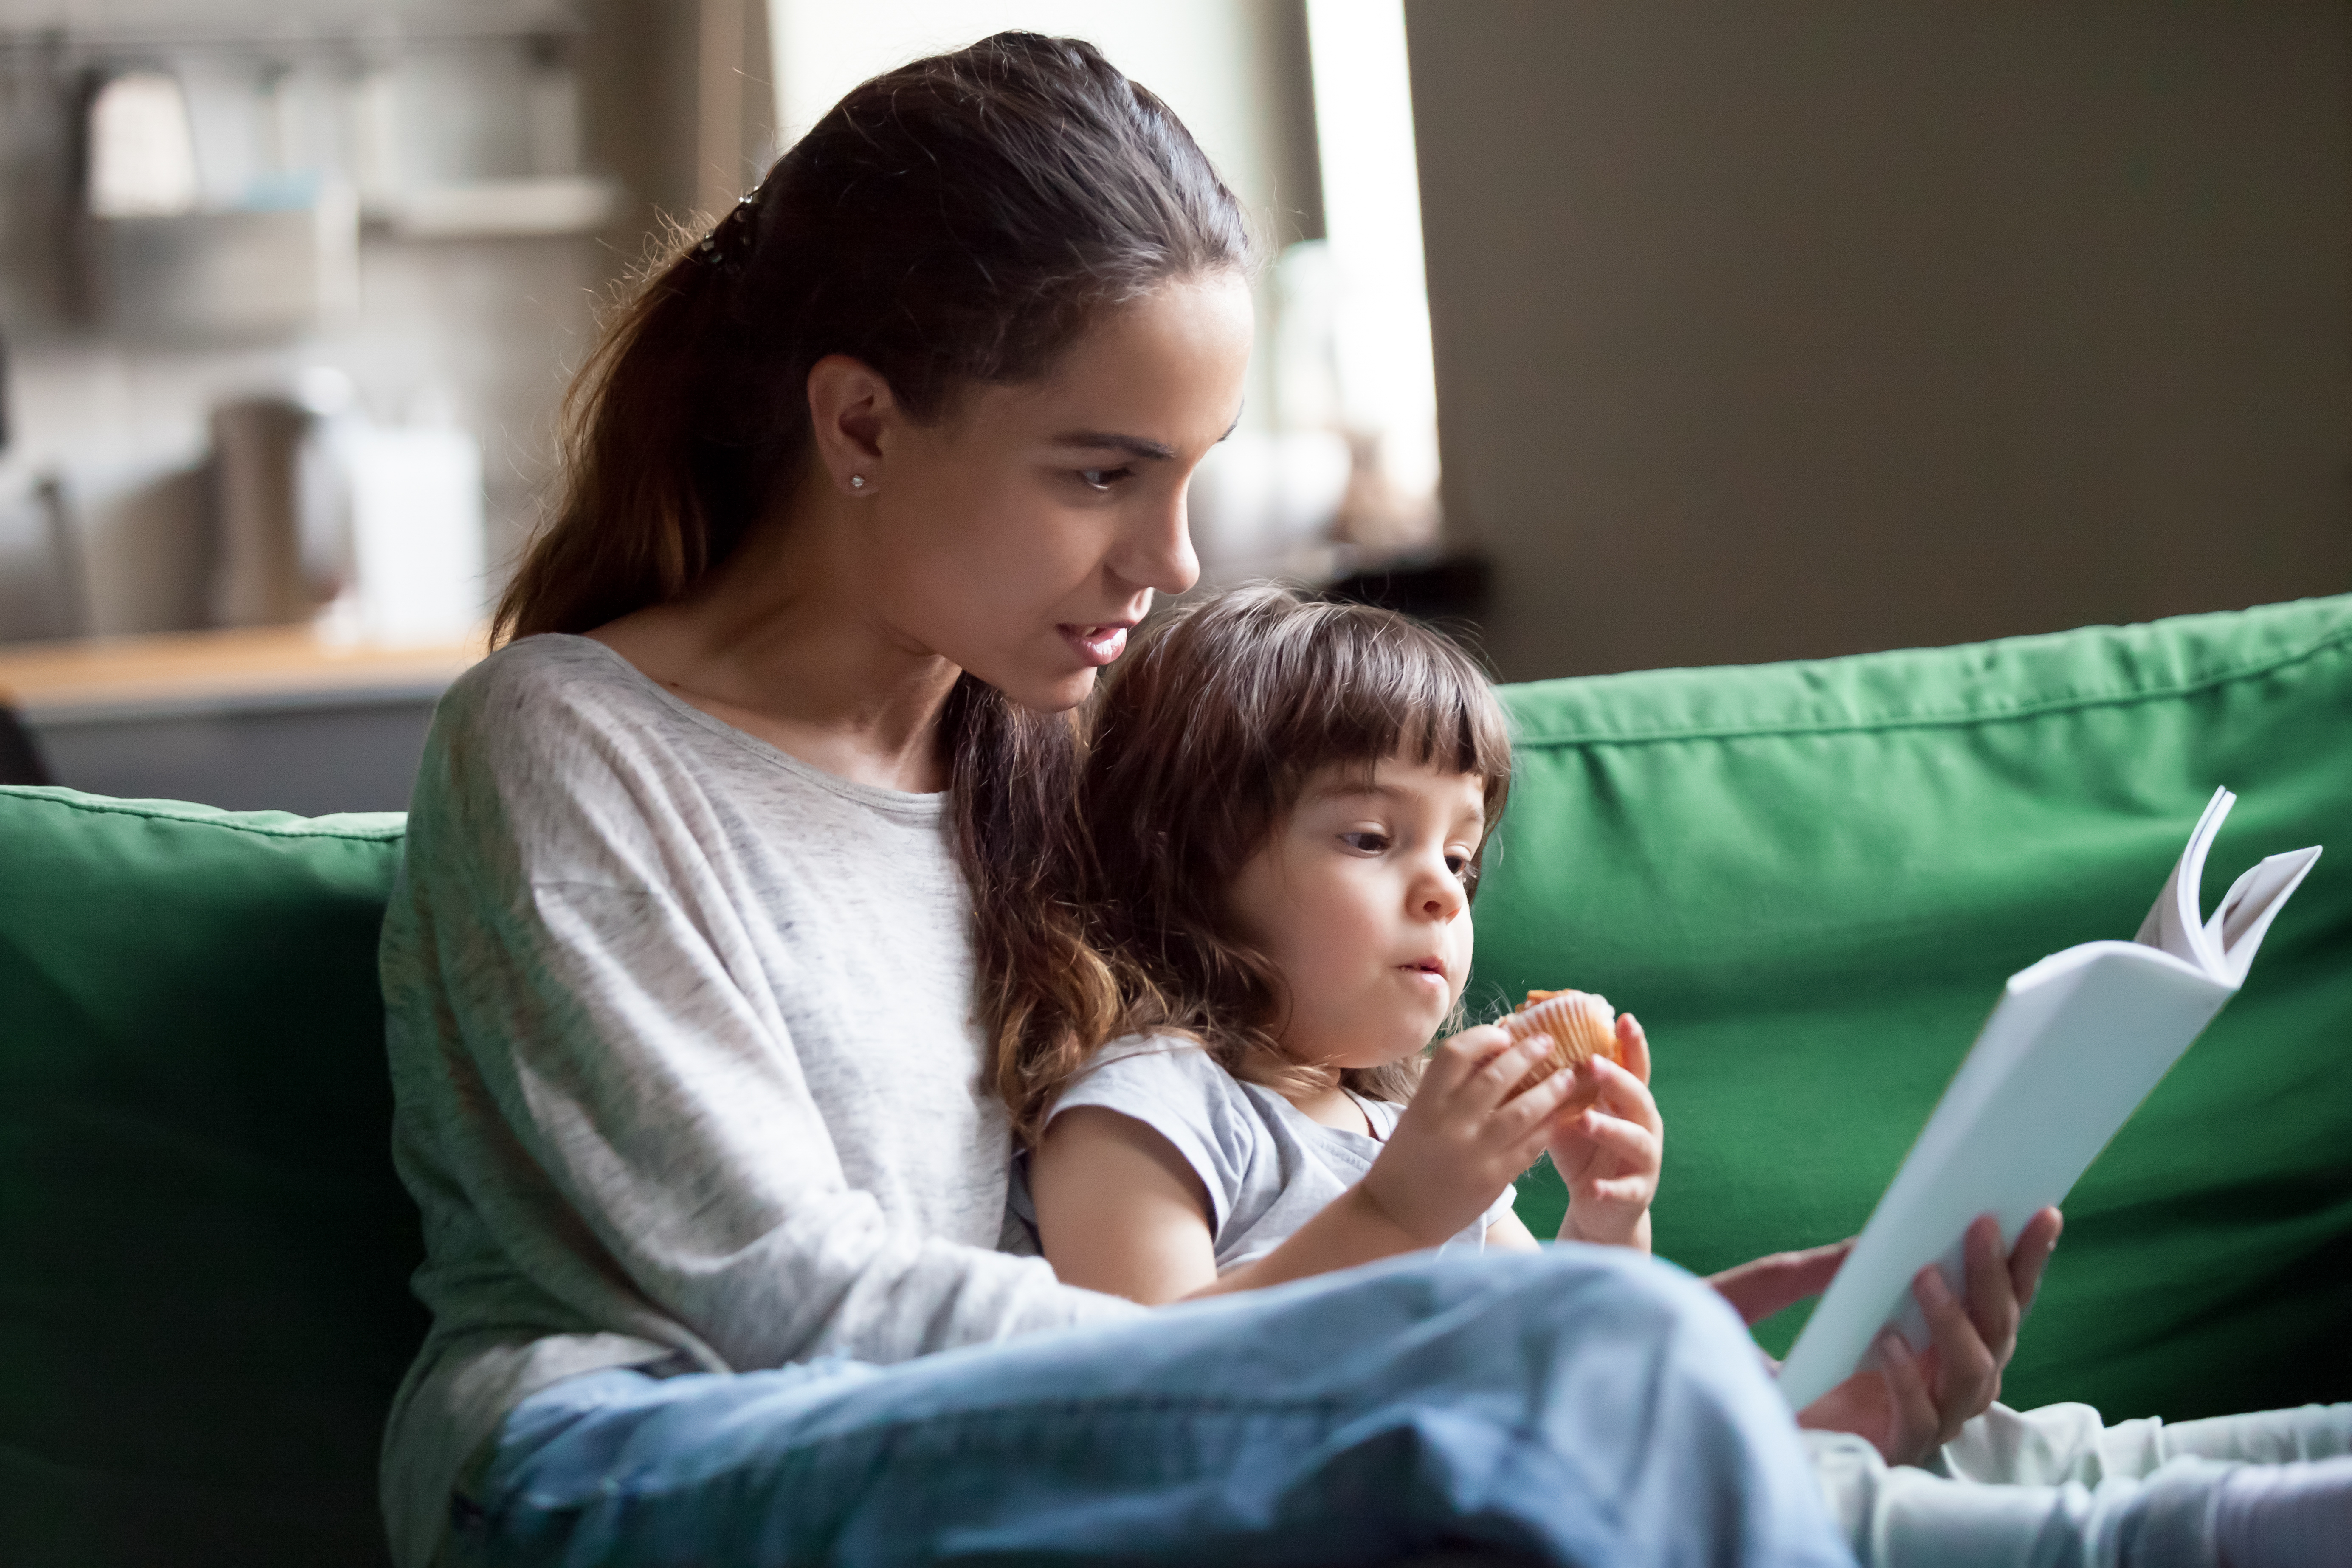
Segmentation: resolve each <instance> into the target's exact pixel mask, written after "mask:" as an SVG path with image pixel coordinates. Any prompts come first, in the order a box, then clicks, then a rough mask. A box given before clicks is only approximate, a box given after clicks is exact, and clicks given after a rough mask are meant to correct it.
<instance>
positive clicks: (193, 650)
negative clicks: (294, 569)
mask: <svg viewBox="0 0 2352 1568" xmlns="http://www.w3.org/2000/svg"><path fill="white" fill-rule="evenodd" d="M485 651H487V649H486V646H485V642H484V636H483V634H480V633H478V634H476V635H475V636H474V637H468V638H467V639H465V640H463V641H461V642H451V643H440V644H428V645H417V646H405V647H392V646H384V645H380V644H371V643H365V642H343V641H338V640H332V639H329V638H326V637H320V635H319V633H318V631H317V629H316V628H315V627H311V626H264V627H256V628H252V629H248V630H237V631H213V632H183V633H174V634H172V635H168V636H159V637H90V638H84V639H79V640H75V641H69V642H37V643H0V703H5V704H6V705H7V706H9V707H13V708H15V709H16V710H18V711H19V712H20V713H22V714H23V715H25V716H26V718H27V719H31V720H35V721H38V720H42V719H64V718H89V719H100V718H104V717H108V716H110V715H112V714H115V713H118V712H120V713H121V714H125V715H127V714H129V713H131V712H158V711H203V710H222V709H235V708H252V707H264V708H268V707H288V706H306V705H320V706H331V705H334V704H337V703H339V702H344V701H367V700H387V699H392V698H397V697H403V696H408V697H414V696H422V695H428V694H431V693H435V692H437V691H438V690H440V689H442V688H443V687H446V686H447V685H448V684H449V682H451V681H452V680H455V679H457V677H458V676H459V675H460V674H462V673H463V672H464V671H465V670H466V669H467V668H468V667H469V666H471V665H472V664H473V663H474V662H475V661H476V660H477V659H479V658H481V657H482V655H483V654H484V652H485Z"/></svg>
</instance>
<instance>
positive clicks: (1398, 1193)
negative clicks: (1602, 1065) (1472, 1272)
mask: <svg viewBox="0 0 2352 1568" xmlns="http://www.w3.org/2000/svg"><path fill="white" fill-rule="evenodd" d="M1550 1049H1551V1042H1550V1040H1549V1039H1547V1038H1545V1037H1542V1036H1537V1037H1532V1038H1530V1039H1527V1040H1520V1041H1514V1040H1513V1039H1512V1038H1511V1037H1510V1036H1508V1035H1507V1034H1505V1033H1504V1032H1503V1031H1502V1030H1501V1029H1499V1028H1496V1026H1493V1025H1491V1024H1488V1025H1482V1026H1479V1027H1477V1028H1475V1029H1465V1030H1463V1031H1462V1033H1460V1034H1458V1035H1455V1036H1454V1037H1453V1038H1451V1039H1449V1040H1445V1041H1444V1042H1443V1043H1441V1044H1440V1045H1439V1046H1438V1047H1437V1048H1436V1050H1435V1051H1433V1052H1432V1053H1431V1056H1430V1061H1429V1067H1428V1069H1427V1070H1426V1071H1425V1072H1423V1074H1422V1079H1421V1087H1420V1088H1419V1089H1416V1090H1414V1091H1413V1097H1412V1103H1411V1104H1409V1105H1407V1106H1406V1107H1405V1108H1404V1113H1403V1115H1402V1116H1401V1117H1400V1118H1399V1119H1398V1121H1397V1125H1396V1131H1393V1132H1391V1134H1389V1141H1388V1145H1387V1146H1386V1147H1385V1148H1383V1149H1382V1150H1381V1152H1380V1157H1379V1158H1378V1159H1376V1160H1374V1161H1373V1162H1372V1168H1371V1170H1370V1172H1368V1173H1366V1174H1365V1176H1364V1179H1363V1181H1362V1182H1361V1183H1360V1184H1358V1185H1357V1187H1356V1188H1355V1189H1354V1191H1355V1194H1359V1195H1360V1197H1361V1198H1362V1199H1363V1201H1366V1202H1368V1203H1370V1204H1371V1205H1375V1206H1376V1207H1377V1208H1378V1209H1379V1210H1380V1212H1381V1214H1383V1215H1386V1216H1387V1217H1388V1219H1389V1220H1390V1222H1391V1224H1393V1225H1395V1226H1397V1228H1398V1229H1399V1230H1401V1231H1402V1232H1404V1233H1405V1234H1407V1235H1409V1236H1411V1237H1412V1238H1413V1239H1414V1242H1415V1244H1416V1245H1418V1246H1421V1247H1435V1246H1438V1245H1439V1244H1440V1243H1442V1242H1444V1241H1447V1240H1449V1239H1451V1238H1452V1237H1454V1236H1456V1235H1458V1234H1460V1233H1461V1232H1462V1231H1463V1230H1464V1229H1465V1228H1466V1227H1468V1226H1470V1225H1471V1224H1473V1223H1474V1222H1475V1220H1476V1219H1477V1218H1478V1216H1479V1215H1482V1214H1484V1213H1486V1207H1487V1205H1489V1204H1492V1203H1493V1202H1494V1201H1495V1199H1496V1196H1497V1195H1498V1194H1500V1193H1501V1192H1502V1190H1503V1189H1504V1188H1505V1187H1507V1186H1508V1185H1510V1184H1511V1183H1512V1181H1513V1180H1514V1179H1515V1178H1517V1175H1518V1173H1520V1172H1522V1171H1524V1170H1526V1169H1527V1168H1528V1166H1529V1165H1531V1164H1533V1163H1535V1158H1536V1156H1537V1155H1538V1154H1539V1153H1541V1152H1543V1147H1544V1143H1545V1142H1546V1140H1547V1139H1549V1137H1550V1135H1551V1131H1552V1122H1553V1119H1554V1118H1555V1117H1556V1116H1558V1115H1559V1112H1560V1110H1561V1108H1562V1107H1563V1106H1565V1105H1567V1104H1568V1103H1569V1101H1570V1098H1571V1096H1573V1095H1574V1094H1576V1093H1577V1092H1578V1091H1579V1090H1580V1087H1581V1086H1580V1082H1579V1079H1578V1078H1577V1075H1576V1074H1574V1073H1572V1072H1569V1071H1565V1070H1563V1071H1560V1072H1556V1073H1554V1074H1552V1076H1551V1077H1549V1078H1548V1079H1544V1080H1543V1081H1542V1082H1541V1083H1538V1084H1537V1085H1536V1086H1535V1087H1534V1088H1532V1089H1528V1091H1527V1092H1526V1093H1525V1094H1522V1095H1520V1096H1519V1097H1518V1098H1517V1099H1516V1100H1510V1101H1509V1103H1507V1104H1506V1103H1505V1097H1506V1096H1507V1095H1509V1094H1510V1092H1511V1089H1512V1088H1513V1087H1514V1086H1516V1085H1517V1083H1518V1081H1519V1080H1520V1079H1523V1078H1525V1077H1527V1076H1528V1070H1529V1069H1530V1068H1533V1067H1535V1066H1536V1064H1537V1063H1538V1062H1540V1061H1542V1060H1543V1058H1544V1057H1545V1055H1546V1053H1548V1052H1549V1050H1550Z"/></svg>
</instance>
